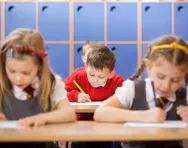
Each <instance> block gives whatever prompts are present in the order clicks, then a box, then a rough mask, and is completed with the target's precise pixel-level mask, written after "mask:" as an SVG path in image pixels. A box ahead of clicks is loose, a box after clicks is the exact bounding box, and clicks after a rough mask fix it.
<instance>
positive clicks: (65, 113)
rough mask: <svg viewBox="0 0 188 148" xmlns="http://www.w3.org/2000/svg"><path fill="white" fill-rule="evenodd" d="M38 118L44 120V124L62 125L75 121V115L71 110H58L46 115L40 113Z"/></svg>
mask: <svg viewBox="0 0 188 148" xmlns="http://www.w3.org/2000/svg"><path fill="white" fill-rule="evenodd" d="M40 116H42V117H43V118H45V120H46V123H63V122H73V121H75V120H76V115H75V111H74V109H73V108H63V109H58V110H54V111H51V112H48V113H42V114H40Z"/></svg>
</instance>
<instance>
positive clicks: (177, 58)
mask: <svg viewBox="0 0 188 148" xmlns="http://www.w3.org/2000/svg"><path fill="white" fill-rule="evenodd" d="M172 43H177V44H179V45H181V46H184V47H185V48H187V50H188V44H187V43H186V42H185V41H184V40H183V39H182V38H180V37H173V36H163V37H160V38H158V39H156V40H154V41H153V43H152V44H151V45H149V46H148V51H147V53H146V56H145V57H144V58H145V59H149V60H150V61H151V62H153V61H155V60H156V59H157V58H158V57H164V58H165V59H166V60H167V61H169V62H171V63H172V64H174V65H177V66H184V67H185V69H186V70H187V69H188V54H187V53H186V52H184V51H183V50H180V49H178V47H171V48H170V47H169V48H162V46H161V48H159V49H157V50H152V48H153V47H154V46H155V47H156V46H159V45H170V44H172ZM159 47H160V46H159ZM144 68H145V63H144V61H142V63H141V65H140V67H139V68H138V70H137V72H136V73H135V74H133V75H132V76H131V77H130V79H131V80H134V79H135V78H138V77H139V76H140V75H141V74H142V72H143V70H144ZM187 75H188V74H186V75H185V82H186V84H188V76H187Z"/></svg>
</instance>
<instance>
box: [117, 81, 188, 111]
mask: <svg viewBox="0 0 188 148" xmlns="http://www.w3.org/2000/svg"><path fill="white" fill-rule="evenodd" d="M145 82H146V85H145V89H146V101H147V103H148V106H149V108H154V107H155V102H154V99H153V98H154V96H153V90H152V86H151V81H150V79H149V78H146V79H145ZM187 94H188V87H187ZM115 96H116V97H117V99H118V100H119V102H120V103H121V104H122V105H123V106H124V107H125V108H127V109H130V108H131V106H132V104H133V100H134V98H135V82H134V81H131V80H126V81H124V82H123V86H122V87H119V88H117V89H116V92H115ZM156 97H157V98H158V97H159V95H158V94H157V93H156ZM168 100H169V102H168V103H167V104H166V105H165V106H164V110H165V111H168V110H169V109H171V107H172V105H173V102H174V101H175V100H176V94H175V93H174V94H172V95H171V96H169V98H168ZM187 102H188V95H187Z"/></svg>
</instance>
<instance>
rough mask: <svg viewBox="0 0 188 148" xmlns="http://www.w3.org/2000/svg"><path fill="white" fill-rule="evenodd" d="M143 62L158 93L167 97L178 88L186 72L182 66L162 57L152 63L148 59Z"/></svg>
mask: <svg viewBox="0 0 188 148" xmlns="http://www.w3.org/2000/svg"><path fill="white" fill-rule="evenodd" d="M145 62H146V67H147V71H148V74H149V77H150V79H151V80H152V81H153V82H154V86H155V90H156V92H157V94H158V95H160V96H162V97H168V96H170V95H171V94H173V93H175V92H176V91H177V90H178V88H179V87H180V85H181V84H182V82H183V80H184V76H185V73H186V70H185V69H184V70H183V67H179V66H176V65H173V64H172V63H170V62H168V61H167V60H166V59H165V58H163V57H160V58H158V59H157V60H156V61H154V62H152V63H151V62H150V61H149V60H146V61H145Z"/></svg>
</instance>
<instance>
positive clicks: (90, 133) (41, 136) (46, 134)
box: [0, 121, 188, 141]
mask: <svg viewBox="0 0 188 148" xmlns="http://www.w3.org/2000/svg"><path fill="white" fill-rule="evenodd" d="M56 140H57V141H58V140H66V141H116V140H117V141H123V140H131V141H135V140H142V141H144V140H188V128H184V129H183V128H182V129H162V128H161V129H159V128H158V129H157V128H125V127H123V124H120V123H117V124H113V123H99V122H94V121H79V122H75V123H66V124H56V125H46V126H42V127H36V128H25V129H0V141H56Z"/></svg>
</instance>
